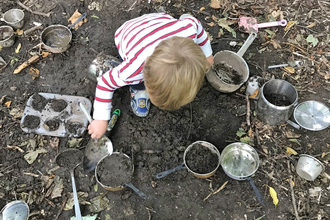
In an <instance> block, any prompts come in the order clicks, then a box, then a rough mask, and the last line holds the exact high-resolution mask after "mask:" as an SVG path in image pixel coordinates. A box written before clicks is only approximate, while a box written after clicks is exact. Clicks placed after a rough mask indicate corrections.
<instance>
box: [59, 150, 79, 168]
mask: <svg viewBox="0 0 330 220" xmlns="http://www.w3.org/2000/svg"><path fill="white" fill-rule="evenodd" d="M81 162H82V157H81V154H79V153H77V151H71V150H67V151H63V152H61V153H60V154H59V155H58V156H57V157H56V163H57V164H58V165H59V166H60V167H63V168H66V169H73V168H74V167H76V166H77V165H78V164H79V163H81Z"/></svg>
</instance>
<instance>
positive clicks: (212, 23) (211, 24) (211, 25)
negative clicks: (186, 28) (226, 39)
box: [206, 22, 215, 27]
mask: <svg viewBox="0 0 330 220" xmlns="http://www.w3.org/2000/svg"><path fill="white" fill-rule="evenodd" d="M206 24H207V25H208V26H210V27H213V26H214V25H215V23H214V22H210V23H206Z"/></svg>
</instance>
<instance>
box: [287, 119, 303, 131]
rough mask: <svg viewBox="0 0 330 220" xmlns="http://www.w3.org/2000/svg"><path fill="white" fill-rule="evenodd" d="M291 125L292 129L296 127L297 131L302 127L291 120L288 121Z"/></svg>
mask: <svg viewBox="0 0 330 220" xmlns="http://www.w3.org/2000/svg"><path fill="white" fill-rule="evenodd" d="M286 122H287V123H288V124H289V125H291V126H292V127H294V128H295V129H300V125H298V124H297V123H294V122H293V121H291V120H287V121H286Z"/></svg>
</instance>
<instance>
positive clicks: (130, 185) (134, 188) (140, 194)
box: [125, 183, 147, 200]
mask: <svg viewBox="0 0 330 220" xmlns="http://www.w3.org/2000/svg"><path fill="white" fill-rule="evenodd" d="M125 186H127V187H129V188H131V189H132V190H133V191H134V192H135V193H136V194H138V195H139V196H140V197H141V198H142V199H144V200H146V199H147V195H146V194H144V193H143V192H142V191H141V190H139V189H138V188H136V187H135V186H134V185H133V184H132V183H125Z"/></svg>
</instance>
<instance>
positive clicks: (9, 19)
mask: <svg viewBox="0 0 330 220" xmlns="http://www.w3.org/2000/svg"><path fill="white" fill-rule="evenodd" d="M0 20H2V21H4V22H6V24H8V25H10V26H11V27H13V28H15V29H21V28H22V27H23V26H24V12H23V11H22V10H21V9H18V8H13V9H10V10H8V11H6V12H5V13H4V14H3V17H2V18H1V19H0Z"/></svg>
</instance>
